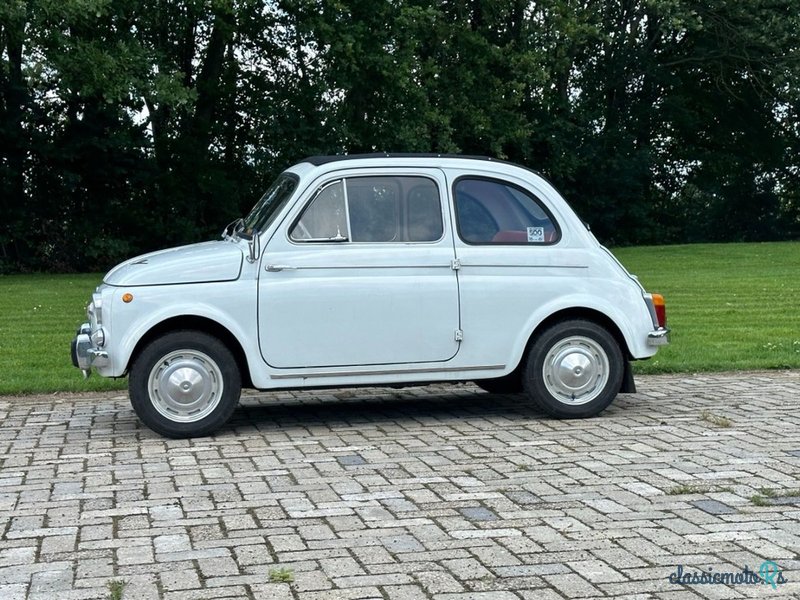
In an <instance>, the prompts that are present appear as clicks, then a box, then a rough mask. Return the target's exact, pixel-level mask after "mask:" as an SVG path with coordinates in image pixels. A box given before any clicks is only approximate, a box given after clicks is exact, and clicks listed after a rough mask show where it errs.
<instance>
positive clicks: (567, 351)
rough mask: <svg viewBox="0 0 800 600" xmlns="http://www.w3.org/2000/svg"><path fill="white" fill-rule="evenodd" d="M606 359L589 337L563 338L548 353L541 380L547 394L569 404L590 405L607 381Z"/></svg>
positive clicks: (603, 351) (601, 349)
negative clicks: (588, 403)
mask: <svg viewBox="0 0 800 600" xmlns="http://www.w3.org/2000/svg"><path fill="white" fill-rule="evenodd" d="M608 375H609V365H608V356H607V355H606V352H605V350H603V347H602V346H601V345H600V344H598V343H597V342H596V341H594V340H593V339H591V338H588V337H584V336H580V335H575V336H571V337H568V338H565V339H563V340H561V341H560V342H558V343H557V344H556V345H555V346H553V347H552V348H551V349H550V351H549V352H548V353H547V356H545V359H544V365H543V367H542V377H543V379H544V385H545V387H546V388H547V391H548V392H550V394H551V395H552V396H553V397H554V398H556V399H557V400H559V401H561V402H563V403H565V404H570V405H579V404H586V403H587V402H591V401H592V400H594V399H595V398H597V396H599V395H600V393H601V392H602V391H603V388H604V387H605V385H606V383H607V382H608Z"/></svg>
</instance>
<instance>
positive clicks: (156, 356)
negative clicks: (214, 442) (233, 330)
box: [129, 330, 242, 438]
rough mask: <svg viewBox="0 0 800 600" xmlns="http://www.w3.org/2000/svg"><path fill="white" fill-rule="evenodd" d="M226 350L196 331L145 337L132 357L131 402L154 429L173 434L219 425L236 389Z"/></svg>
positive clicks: (198, 431)
mask: <svg viewBox="0 0 800 600" xmlns="http://www.w3.org/2000/svg"><path fill="white" fill-rule="evenodd" d="M241 389H242V384H241V374H240V373H239V368H238V366H237V364H236V359H235V358H234V357H233V354H231V352H230V350H229V349H228V348H227V347H226V346H225V345H224V344H223V343H222V342H221V341H219V340H218V339H217V338H215V337H213V336H210V335H208V334H207V333H203V332H201V331H189V330H186V331H176V332H171V333H168V334H166V335H163V336H161V337H159V338H157V339H155V340H154V341H152V342H150V343H149V344H148V345H147V346H146V347H145V348H144V350H142V352H141V353H140V354H139V355H138V356H137V358H136V360H135V361H134V363H133V365H132V367H131V372H130V378H129V390H130V396H131V404H132V406H133V409H134V410H135V411H136V414H137V415H138V416H139V418H140V419H141V420H142V421H143V422H144V423H145V425H147V426H148V427H150V429H152V430H153V431H155V432H157V433H160V434H162V435H165V436H167V437H172V438H190V437H198V436H203V435H207V434H209V433H212V432H213V431H215V430H217V429H219V428H220V427H221V426H222V425H224V424H225V423H226V422H227V421H228V419H229V418H230V416H231V415H232V414H233V411H234V409H235V408H236V405H237V404H238V402H239V396H240V394H241Z"/></svg>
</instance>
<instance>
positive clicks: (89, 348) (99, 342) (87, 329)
mask: <svg viewBox="0 0 800 600" xmlns="http://www.w3.org/2000/svg"><path fill="white" fill-rule="evenodd" d="M86 315H87V317H88V318H89V322H87V323H83V324H82V325H81V326H80V327H78V331H77V333H76V334H75V338H74V339H73V340H72V345H71V347H70V354H71V355H72V364H73V365H75V366H76V367H78V368H79V369H80V370H81V371H82V372H83V376H84V378H86V377H89V375H90V374H91V372H92V367H105V366H107V365H108V364H109V363H110V361H109V357H108V352H107V351H105V350H103V347H104V346H105V345H106V331H105V329H104V328H103V326H102V325H101V324H100V320H101V302H100V299H99V298H95V299H94V300H93V301H92V302H90V303H89V306H88V307H87V308H86Z"/></svg>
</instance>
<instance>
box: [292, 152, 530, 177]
mask: <svg viewBox="0 0 800 600" xmlns="http://www.w3.org/2000/svg"><path fill="white" fill-rule="evenodd" d="M387 158H411V159H414V158H439V159H453V160H474V161H482V162H493V163H499V164H502V165H508V166H511V167H516V168H518V169H525V170H526V171H530V172H532V173H535V174H536V175H538V176H539V177H543V176H542V174H541V173H539V172H538V171H536V170H534V169H531V168H529V167H526V166H523V165H520V164H517V163H513V162H511V161H507V160H502V159H499V158H492V157H491V156H480V155H467V154H439V153H435V152H430V153H424V152H369V153H364V154H331V155H321V156H307V157H306V158H304V159H303V160H301V161H300V162H305V163H309V164H312V165H314V166H315V167H320V166H323V165H328V164H331V163H335V162H340V161H348V160H370V159H387Z"/></svg>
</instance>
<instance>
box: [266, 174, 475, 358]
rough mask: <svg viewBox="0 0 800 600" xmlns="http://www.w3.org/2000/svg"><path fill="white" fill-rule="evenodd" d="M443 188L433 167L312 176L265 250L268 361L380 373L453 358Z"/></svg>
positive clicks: (453, 292)
mask: <svg viewBox="0 0 800 600" xmlns="http://www.w3.org/2000/svg"><path fill="white" fill-rule="evenodd" d="M445 190H446V187H445V179H444V176H443V173H442V172H441V171H439V170H437V169H416V170H413V171H408V170H397V169H394V170H391V169H382V170H380V171H378V170H376V169H363V170H350V171H347V174H346V176H343V175H331V176H328V177H325V178H322V179H319V180H318V181H317V182H315V183H314V184H313V185H312V186H311V187H310V190H309V192H308V193H306V194H305V196H304V197H303V198H301V200H300V201H299V202H298V205H297V206H296V207H295V209H294V210H293V211H292V212H291V213H290V214H289V215H288V216H287V218H286V219H285V221H284V222H283V223H282V225H281V227H280V228H279V229H278V230H277V231H276V233H275V235H273V237H272V239H271V240H270V241H269V243H268V245H267V248H266V251H265V252H264V254H263V257H262V262H261V268H260V271H259V299H258V319H259V341H260V346H261V352H262V356H263V358H264V360H265V361H266V362H267V364H269V365H270V366H272V367H275V368H278V369H309V370H313V369H320V368H327V367H359V370H364V369H363V367H371V366H372V367H375V369H374V370H377V369H379V368H385V366H386V365H408V364H420V365H421V364H424V363H442V362H446V361H449V360H450V359H452V358H453V357H454V356H455V354H456V353H457V351H458V347H459V345H458V341H457V337H458V336H457V330H458V329H459V300H458V283H457V280H456V272H455V270H453V259H454V249H453V240H452V232H451V230H450V222H451V220H450V218H449V213H448V208H447V204H446V202H444V197H445ZM420 368H422V367H420ZM366 370H367V371H369V370H370V369H369V368H367V369H366ZM405 370H408V368H406V369H405ZM412 370H413V369H412ZM342 372H345V373H346V372H348V370H346V369H345V370H343V371H342Z"/></svg>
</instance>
